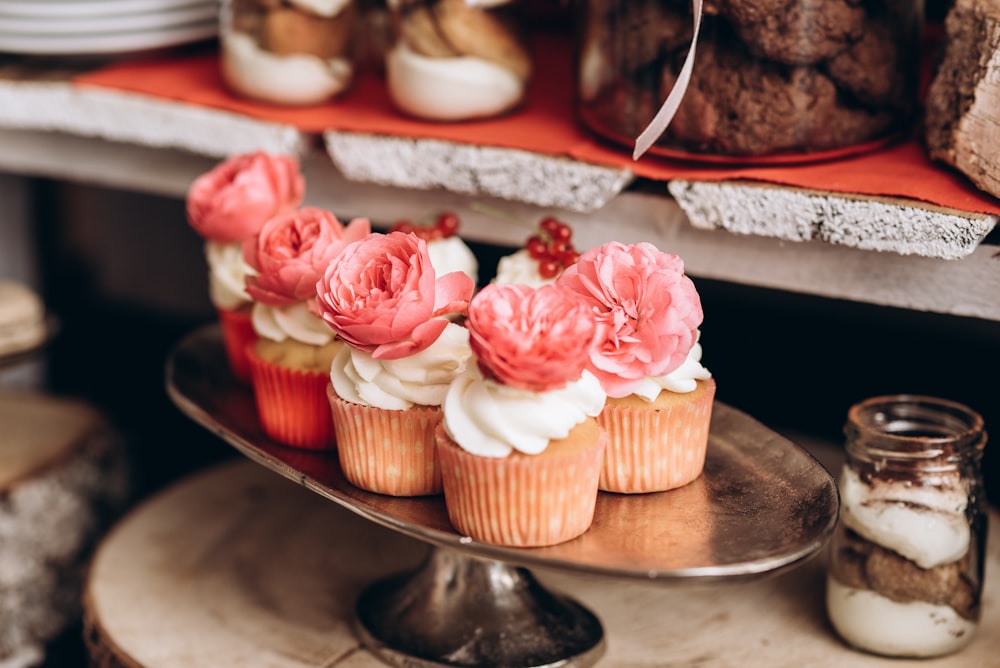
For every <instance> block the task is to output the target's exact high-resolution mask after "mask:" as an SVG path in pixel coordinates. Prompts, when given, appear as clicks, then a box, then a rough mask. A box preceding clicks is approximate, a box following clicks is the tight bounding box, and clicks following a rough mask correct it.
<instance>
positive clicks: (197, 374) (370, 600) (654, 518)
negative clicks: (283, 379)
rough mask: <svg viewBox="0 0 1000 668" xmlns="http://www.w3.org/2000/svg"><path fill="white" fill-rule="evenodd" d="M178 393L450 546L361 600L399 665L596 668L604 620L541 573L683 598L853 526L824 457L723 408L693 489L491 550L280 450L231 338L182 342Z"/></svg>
mask: <svg viewBox="0 0 1000 668" xmlns="http://www.w3.org/2000/svg"><path fill="white" fill-rule="evenodd" d="M166 384H167V391H168V394H169V395H170V397H171V398H172V400H173V401H174V403H175V404H176V405H177V406H178V407H179V408H180V409H181V410H182V411H183V412H184V413H185V414H186V415H188V416H189V417H190V418H191V419H193V420H194V421H196V422H197V423H199V424H201V425H202V426H204V427H205V428H207V429H209V430H211V431H212V432H213V433H215V434H217V435H218V436H220V437H221V438H223V439H224V440H226V441H227V442H228V443H230V444H231V445H232V446H234V447H235V448H236V449H237V450H238V451H240V452H241V453H243V454H244V455H246V456H247V457H248V458H249V459H251V460H253V461H255V462H257V463H258V464H261V465H262V466H265V467H266V468H269V469H271V470H272V471H275V472H277V473H279V474H281V475H283V476H285V477H287V478H289V479H291V480H294V481H295V482H297V483H299V484H301V485H302V486H304V487H306V488H307V489H310V490H312V491H313V492H315V493H317V494H319V495H321V496H323V497H325V498H327V499H329V500H331V501H334V502H335V503H337V504H339V505H341V506H343V507H345V508H348V509H349V510H351V511H352V512H354V513H356V514H358V515H361V516H362V517H364V518H367V519H368V520H370V521H372V522H375V523H377V524H381V525H383V526H386V527H389V528H391V529H394V530H395V531H397V532H400V533H402V534H405V535H408V536H411V537H413V538H417V539H419V540H421V541H424V542H426V543H429V544H431V545H432V546H434V547H435V548H437V549H436V550H433V551H432V553H431V555H432V556H431V557H430V558H429V560H428V561H427V562H426V563H425V565H424V566H423V567H422V568H420V569H418V570H417V571H415V572H413V573H411V574H408V575H404V576H400V577H399V578H394V579H391V580H389V581H385V582H380V583H378V584H376V585H374V586H372V587H370V588H369V589H367V590H366V591H365V592H363V593H362V594H361V596H360V598H359V600H358V604H357V608H356V617H357V627H358V630H359V635H360V636H361V637H362V639H363V640H365V641H366V642H367V644H368V645H369V647H370V648H371V649H372V650H373V651H374V652H376V653H377V655H378V656H379V657H380V658H382V659H383V660H384V661H386V662H389V663H391V664H393V665H397V666H414V667H423V666H511V667H517V668H528V667H531V668H538V667H542V666H587V665H592V664H593V663H595V662H596V661H597V660H598V658H599V657H600V655H601V652H602V650H603V631H602V628H601V625H600V623H599V622H598V621H597V618H596V617H595V616H594V615H593V614H592V613H591V612H589V611H588V610H586V609H585V608H583V607H581V606H580V605H578V604H577V603H575V602H574V601H572V600H569V599H566V598H563V597H562V596H560V595H557V594H555V593H553V592H550V591H547V590H546V589H544V588H542V587H541V586H539V585H538V584H537V583H536V582H535V581H534V578H533V577H532V575H531V573H530V572H529V571H528V570H527V568H530V567H532V566H539V567H546V568H554V569H556V570H562V571H566V572H577V573H585V574H591V575H603V576H608V577H616V578H624V579H633V580H635V579H638V580H642V581H650V582H660V583H671V584H680V583H695V582H697V583H703V584H704V583H713V582H721V581H725V582H741V581H748V580H753V579H756V578H759V577H761V576H765V575H772V574H775V573H778V572H781V571H783V570H786V569H789V568H791V567H792V566H794V565H796V564H798V563H800V562H802V561H803V560H805V559H807V558H808V557H810V556H812V555H814V554H815V553H816V552H817V551H818V550H819V549H820V548H821V547H822V546H823V545H824V544H825V543H826V542H827V540H828V539H829V537H830V535H831V533H832V531H833V528H834V526H835V524H836V521H837V515H838V512H839V497H838V494H837V488H836V483H835V482H834V480H833V478H832V477H831V476H830V474H829V473H828V472H827V471H826V469H824V468H823V467H822V466H821V465H820V464H819V463H818V462H817V461H816V460H815V459H814V458H813V457H812V456H811V455H809V454H808V453H807V452H805V451H804V450H802V449H801V448H799V447H798V446H797V445H795V444H794V443H792V442H790V441H788V440H787V439H785V438H783V437H781V436H780V435H778V434H777V433H775V432H773V431H771V430H770V429H767V428H766V427H764V426H763V425H761V424H760V423H759V422H757V421H755V420H753V419H752V418H750V417H749V416H747V415H745V414H743V413H741V412H739V411H737V410H735V409H733V408H731V407H729V406H727V405H725V404H723V403H720V402H717V403H716V405H715V407H714V410H713V417H712V426H711V429H710V434H709V448H708V455H707V457H706V463H705V471H704V473H703V474H702V476H701V477H699V478H698V479H697V480H695V481H694V482H693V483H691V484H689V485H686V486H685V487H683V488H680V489H677V490H672V491H670V492H663V493H657V494H642V495H619V494H606V493H601V494H600V495H599V498H598V501H597V507H596V509H595V514H594V522H593V525H592V526H591V528H590V529H589V530H588V531H587V532H586V533H585V534H583V535H582V536H580V537H579V538H576V539H574V540H572V541H569V542H566V543H562V544H560V545H553V546H549V547H543V548H531V549H524V548H513V547H503V546H496V545H490V544H486V543H480V542H478V541H475V540H473V539H471V538H469V537H468V536H462V535H460V534H458V533H456V532H455V530H454V529H453V528H452V526H451V524H450V522H449V521H448V516H447V511H446V509H445V506H444V499H443V497H440V496H438V497H417V498H399V497H387V496H382V495H378V494H372V493H369V492H365V491H363V490H360V489H358V488H356V487H354V486H353V485H351V484H350V483H349V482H347V480H346V479H345V478H344V476H343V473H342V471H341V470H340V465H339V462H338V460H337V456H336V453H335V452H315V451H306V450H297V449H294V448H288V447H285V446H282V445H281V444H279V443H276V442H274V441H272V440H270V439H269V438H268V437H267V436H266V435H265V434H264V433H263V430H262V429H261V427H260V424H259V422H258V420H257V415H256V409H255V405H254V401H253V395H252V392H251V389H250V388H249V387H247V386H245V385H242V384H240V383H239V382H237V381H236V380H235V379H234V378H233V377H232V375H231V374H230V372H229V370H228V367H227V366H226V360H225V354H224V352H223V346H222V341H221V336H220V333H219V330H218V328H217V327H216V326H209V327H205V328H202V329H199V330H197V331H195V332H193V333H192V334H190V335H189V336H188V337H186V338H185V339H184V340H183V341H181V342H180V344H179V345H178V346H177V347H176V348H175V350H174V351H173V353H172V354H171V356H170V357H169V359H168V360H167V368H166Z"/></svg>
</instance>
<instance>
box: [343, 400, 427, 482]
mask: <svg viewBox="0 0 1000 668" xmlns="http://www.w3.org/2000/svg"><path fill="white" fill-rule="evenodd" d="M326 393H327V399H328V403H329V407H328V408H327V411H328V412H332V415H333V424H334V430H335V432H336V435H337V452H338V456H339V457H340V467H341V468H342V469H343V471H344V477H345V478H347V480H348V482H350V483H351V484H352V485H354V486H355V487H360V488H361V489H363V490H366V491H369V492H375V493H377V494H387V495H390V496H426V495H430V494H440V493H441V471H440V467H439V466H438V458H437V450H436V448H435V444H434V430H435V429H436V428H437V425H438V423H439V422H440V421H441V408H440V407H439V406H413V407H411V408H408V409H406V410H401V411H392V410H385V409H382V408H376V407H374V406H362V405H360V404H355V403H351V402H349V401H345V400H344V399H341V398H340V397H339V396H338V395H337V393H336V392H335V391H334V389H333V386H328V387H327V390H326Z"/></svg>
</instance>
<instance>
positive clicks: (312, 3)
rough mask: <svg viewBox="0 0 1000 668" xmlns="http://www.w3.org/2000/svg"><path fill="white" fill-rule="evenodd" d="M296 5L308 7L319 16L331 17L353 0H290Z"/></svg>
mask: <svg viewBox="0 0 1000 668" xmlns="http://www.w3.org/2000/svg"><path fill="white" fill-rule="evenodd" d="M288 2H289V3H290V4H292V5H295V6H296V7H301V8H302V9H307V10H309V11H310V12H312V13H313V14H316V15H317V16H324V17H327V18H329V17H331V16H336V15H337V14H339V13H340V12H342V11H344V8H345V7H347V6H348V5H349V4H351V2H353V0H288Z"/></svg>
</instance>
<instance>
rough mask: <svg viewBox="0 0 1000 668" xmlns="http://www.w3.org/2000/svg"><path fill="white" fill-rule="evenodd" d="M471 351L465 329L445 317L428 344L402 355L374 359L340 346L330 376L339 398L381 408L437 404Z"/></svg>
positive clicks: (391, 408)
mask: <svg viewBox="0 0 1000 668" xmlns="http://www.w3.org/2000/svg"><path fill="white" fill-rule="evenodd" d="M470 355H471V351H470V350H469V331H468V330H467V329H466V328H465V327H462V326H460V325H456V324H454V323H449V324H448V326H447V327H445V329H444V331H443V332H442V333H441V336H439V337H438V338H437V340H436V341H435V342H434V343H432V344H431V345H430V346H428V347H427V348H425V349H423V350H421V351H420V352H418V353H415V354H413V355H410V356H409V357H403V358H400V359H394V360H377V359H374V358H373V357H372V355H371V353H368V352H365V351H362V350H355V349H354V348H351V347H350V346H344V347H343V348H341V350H340V351H339V352H338V353H337V356H336V357H334V359H333V364H332V365H331V366H330V381H331V383H332V384H333V389H334V391H336V393H337V395H338V396H339V397H340V398H341V399H344V400H345V401H349V402H351V403H354V404H361V405H364V406H375V407H376V408H382V409H384V410H406V409H407V408H410V407H411V406H413V405H414V404H417V405H420V406H440V405H441V404H442V402H443V401H444V397H445V394H446V393H447V391H448V385H449V384H450V383H451V381H452V379H453V378H454V377H455V376H456V375H458V374H460V373H462V372H463V371H465V368H466V365H467V363H468V360H469V356H470Z"/></svg>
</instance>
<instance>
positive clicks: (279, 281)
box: [243, 207, 371, 306]
mask: <svg viewBox="0 0 1000 668" xmlns="http://www.w3.org/2000/svg"><path fill="white" fill-rule="evenodd" d="M370 232H371V225H370V224H369V222H368V221H367V220H366V219H363V218H358V219H355V220H352V221H351V222H350V224H349V225H348V226H347V227H344V226H342V225H341V224H340V222H339V221H338V220H337V219H336V218H335V217H334V215H333V214H332V213H330V212H329V211H324V210H323V209H317V208H314V207H303V208H301V209H298V210H296V211H288V212H286V213H282V214H279V215H278V216H276V217H275V218H272V219H271V220H269V221H267V222H266V223H264V226H263V227H262V228H261V230H260V233H259V234H258V235H257V236H256V237H253V238H252V239H248V240H247V241H246V242H244V244H243V257H244V259H245V260H246V261H247V264H249V265H250V266H251V267H253V268H254V269H255V270H256V271H257V275H256V276H248V277H247V292H249V293H250V296H251V297H253V299H254V300H256V301H258V302H261V303H263V304H267V305H269V306H288V305H290V304H294V303H296V302H301V301H305V300H307V299H314V298H315V297H316V281H318V280H319V279H320V277H322V276H323V272H324V271H325V270H326V268H327V266H328V265H329V264H330V261H331V260H332V259H333V258H334V256H336V255H337V254H338V253H339V252H340V251H341V250H343V248H344V247H345V246H346V245H347V244H349V243H352V242H354V241H357V240H358V239H361V238H363V237H364V236H365V235H367V234H368V233H370Z"/></svg>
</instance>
